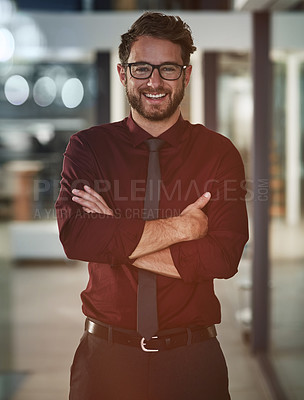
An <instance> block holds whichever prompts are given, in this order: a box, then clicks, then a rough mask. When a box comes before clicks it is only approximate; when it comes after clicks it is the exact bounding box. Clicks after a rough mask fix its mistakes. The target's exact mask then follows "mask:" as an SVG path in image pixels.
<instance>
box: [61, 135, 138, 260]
mask: <svg viewBox="0 0 304 400" xmlns="http://www.w3.org/2000/svg"><path fill="white" fill-rule="evenodd" d="M100 174H101V172H100V169H99V170H98V167H97V164H96V161H95V159H94V156H93V154H92V151H91V149H90V146H89V145H88V143H87V142H86V140H85V139H84V138H83V137H82V136H81V135H79V134H76V135H73V136H72V137H71V139H70V142H69V144H68V146H67V149H66V152H65V154H64V160H63V169H62V180H61V188H60V193H59V196H58V199H57V201H56V205H55V207H56V214H57V221H58V227H59V236H60V240H61V243H62V245H63V248H64V250H65V253H66V255H67V257H68V258H71V259H77V260H82V261H90V262H98V263H106V264H110V265H116V264H126V263H128V262H129V258H128V256H129V255H130V254H131V253H132V252H133V250H134V249H135V248H136V246H137V244H138V242H139V240H140V238H141V235H142V232H143V228H144V223H145V222H144V221H143V220H141V219H131V218H123V217H120V216H115V215H114V216H108V215H103V214H97V213H91V214H88V213H85V212H84V211H83V210H82V207H81V206H80V205H79V204H77V203H75V202H73V201H72V196H73V195H72V190H73V189H74V188H77V189H83V186H84V185H88V186H90V187H92V188H93V189H94V188H97V187H99V186H100V185H99V184H100V181H101V180H102V176H101V175H100ZM102 196H103V197H104V199H105V201H106V202H107V204H108V206H109V207H110V208H112V207H113V206H114V205H113V204H111V198H110V196H109V195H108V194H107V193H102Z"/></svg>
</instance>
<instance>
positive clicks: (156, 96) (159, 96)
mask: <svg viewBox="0 0 304 400" xmlns="http://www.w3.org/2000/svg"><path fill="white" fill-rule="evenodd" d="M144 95H145V96H146V97H148V98H149V99H161V98H162V97H165V96H166V93H160V94H152V93H144Z"/></svg>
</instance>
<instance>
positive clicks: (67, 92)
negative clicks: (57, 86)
mask: <svg viewBox="0 0 304 400" xmlns="http://www.w3.org/2000/svg"><path fill="white" fill-rule="evenodd" d="M83 96H84V89H83V85H82V83H81V81H80V80H79V79H77V78H71V79H68V80H67V81H66V82H65V84H64V85H63V88H62V92H61V98H62V101H63V104H64V105H65V106H66V107H67V108H76V107H77V106H79V104H80V103H81V102H82V99H83Z"/></svg>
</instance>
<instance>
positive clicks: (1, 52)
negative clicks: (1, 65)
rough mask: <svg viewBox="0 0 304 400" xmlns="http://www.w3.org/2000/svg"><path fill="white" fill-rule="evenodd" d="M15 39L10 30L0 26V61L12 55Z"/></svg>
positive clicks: (8, 58)
mask: <svg viewBox="0 0 304 400" xmlns="http://www.w3.org/2000/svg"><path fill="white" fill-rule="evenodd" d="M14 51H15V40H14V37H13V35H12V34H11V32H10V31H9V30H8V29H6V28H0V62H5V61H8V60H10V59H11V58H12V57H13V54H14Z"/></svg>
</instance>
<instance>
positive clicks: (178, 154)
mask: <svg viewBox="0 0 304 400" xmlns="http://www.w3.org/2000/svg"><path fill="white" fill-rule="evenodd" d="M193 51H195V47H194V46H193V41H192V36H191V31H190V28H189V27H188V26H187V25H186V24H185V23H183V21H181V19H180V18H179V17H173V16H166V15H163V14H160V13H145V14H143V15H142V16H141V17H140V18H139V19H138V20H137V21H136V22H135V23H134V24H133V25H132V27H131V28H130V30H129V31H128V32H127V33H126V34H124V35H122V42H121V44H120V47H119V55H120V61H121V63H120V64H119V65H118V74H119V78H120V81H121V83H122V84H123V85H124V86H125V88H126V94H127V98H128V101H129V103H130V106H131V113H130V116H129V117H128V118H126V119H124V120H123V121H120V122H116V123H112V124H105V125H101V126H97V127H93V128H91V129H88V130H85V131H82V132H79V133H77V134H75V135H73V136H72V137H71V140H70V143H69V145H68V147H67V150H66V153H65V158H64V165H63V172H62V183H61V191H60V194H59V198H58V200H57V203H56V208H57V215H58V223H59V228H60V238H61V241H62V243H63V246H64V249H65V251H66V254H67V256H68V257H69V258H72V259H79V260H85V261H88V262H89V274H90V277H89V283H88V286H87V288H86V289H85V290H84V291H83V293H82V295H81V297H82V302H83V312H84V314H85V316H86V317H87V319H86V324H85V333H84V335H83V337H82V339H81V342H80V345H79V347H78V349H77V352H76V354H75V357H74V361H73V365H72V368H71V390H70V400H76V399H78V400H99V399H104V400H171V399H172V400H189V399H191V400H196V399H204V400H224V399H225V400H226V399H229V398H230V396H229V391H228V376H227V368H226V363H225V360H224V357H223V354H222V351H221V348H220V346H219V343H218V341H217V339H216V331H215V328H214V324H217V323H219V322H220V318H221V316H220V305H219V302H218V299H217V298H216V296H215V294H214V289H213V280H214V278H229V277H231V276H233V275H234V274H235V273H236V272H237V267H238V263H239V260H240V257H241V254H242V251H243V247H244V245H245V243H246V241H247V239H248V232H247V215H246V206H245V199H244V196H245V193H246V192H245V189H244V170H243V164H242V161H241V158H240V156H239V153H238V152H237V150H236V149H235V147H234V146H233V145H232V144H231V142H230V141H229V140H228V139H227V138H225V137H223V136H221V135H219V134H218V133H215V132H212V131H210V130H208V129H207V128H206V127H204V126H203V125H191V124H190V123H189V122H188V121H185V120H184V119H183V118H182V116H181V114H180V103H181V101H182V99H183V96H184V90H185V88H186V87H187V85H188V83H189V80H190V75H191V65H190V64H189V63H190V54H191V53H193ZM155 139H161V141H159V140H158V141H157V140H156V141H155ZM151 140H152V142H153V140H154V143H156V142H157V143H159V146H160V147H159V148H158V149H157V150H155V149H154V150H151V148H150V152H149V150H148V147H147V146H150V144H149V143H152V142H151ZM151 152H154V155H153V157H155V154H156V153H157V156H156V158H154V160H155V159H157V158H159V163H160V167H158V171H159V168H160V173H161V183H160V185H159V186H158V190H160V192H159V196H160V199H159V204H157V205H156V208H157V212H158V214H157V217H156V218H155V214H153V215H152V218H149V216H148V217H147V216H146V214H145V213H146V212H147V211H150V208H149V207H147V206H146V204H149V203H146V200H147V198H148V197H149V196H148V195H147V193H148V190H150V189H148V187H149V185H148V183H150V182H153V179H154V178H153V177H152V178H151V177H150V157H151V159H152V155H151ZM151 165H152V164H151ZM151 168H152V167H151ZM152 170H153V168H152ZM151 174H152V173H151ZM147 175H149V178H147ZM151 176H152V175H151ZM150 179H151V181H150ZM158 179H159V178H158ZM146 181H148V183H147V182H146ZM146 183H147V188H146ZM158 183H159V182H158ZM151 187H154V186H153V183H152V186H151ZM152 192H153V190H152ZM153 196H154V195H153V193H152V194H151V198H153ZM147 201H148V200H147ZM153 201H154V200H153ZM154 205H155V203H154ZM151 209H152V210H153V207H152V208H151ZM202 209H203V210H202ZM153 216H154V217H153ZM145 271H151V272H152V273H150V274H149V273H146V275H148V276H149V279H150V278H151V277H154V278H155V277H156V284H157V294H156V295H155V296H156V297H155V299H154V300H155V302H157V316H156V317H157V323H158V328H157V331H156V332H152V333H151V335H150V334H149V335H147V337H144V336H143V335H142V334H140V333H139V332H140V329H139V326H140V324H141V323H140V322H138V321H139V320H140V318H141V316H140V311H139V310H140V307H141V306H142V303H143V302H146V300H145V301H141V300H139V301H138V304H137V300H138V299H140V296H139V292H140V293H141V294H142V293H144V294H146V292H148V291H149V289H144V290H142V289H140V287H141V286H140V285H141V283H140V280H141V279H142V278H140V274H141V273H142V272H143V274H145ZM149 282H150V281H149ZM154 300H151V304H152V303H153V301H154ZM147 303H148V306H151V309H150V311H149V313H147V312H146V315H147V314H148V317H149V318H150V319H151V320H152V319H153V315H154V308H153V306H152V305H151V304H150V303H149V301H148V302H147ZM144 315H145V314H144ZM149 318H148V319H149ZM148 322H149V321H148ZM151 336H153V337H152V338H151Z"/></svg>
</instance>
